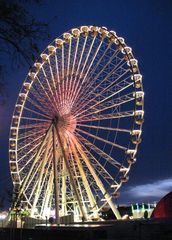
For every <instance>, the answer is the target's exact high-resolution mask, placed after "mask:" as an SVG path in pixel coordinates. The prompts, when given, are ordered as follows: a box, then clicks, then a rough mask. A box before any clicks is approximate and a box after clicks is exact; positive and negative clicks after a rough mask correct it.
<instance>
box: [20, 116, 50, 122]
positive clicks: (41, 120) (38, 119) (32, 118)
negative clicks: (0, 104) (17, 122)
mask: <svg viewBox="0 0 172 240" xmlns="http://www.w3.org/2000/svg"><path fill="white" fill-rule="evenodd" d="M20 119H23V120H27V121H30V122H31V121H40V122H47V123H51V121H50V120H47V119H43V118H34V117H20Z"/></svg>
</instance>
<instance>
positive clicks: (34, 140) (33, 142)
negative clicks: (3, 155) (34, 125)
mask: <svg viewBox="0 0 172 240" xmlns="http://www.w3.org/2000/svg"><path fill="white" fill-rule="evenodd" d="M44 134H45V133H43V134H41V135H37V137H32V138H31V137H30V138H29V139H28V138H27V141H26V142H25V144H23V145H21V146H18V149H17V151H18V152H20V151H21V150H23V149H25V148H27V147H29V146H30V147H31V146H32V145H37V142H38V141H39V142H40V140H41V139H42V138H43V136H44Z"/></svg>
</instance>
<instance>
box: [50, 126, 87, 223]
mask: <svg viewBox="0 0 172 240" xmlns="http://www.w3.org/2000/svg"><path fill="white" fill-rule="evenodd" d="M54 127H55V130H56V135H57V140H58V142H59V146H60V148H61V151H62V154H63V157H64V160H65V164H66V167H67V170H68V172H69V175H70V181H71V184H72V187H73V190H74V193H75V196H76V199H77V202H78V205H79V208H80V211H81V213H82V216H83V218H84V219H86V216H85V212H84V210H83V207H82V204H81V201H80V198H79V193H78V190H77V187H76V184H75V181H74V176H73V173H72V170H71V169H70V167H69V163H68V160H67V159H68V158H67V155H66V152H65V149H64V146H63V143H62V140H61V136H60V133H59V130H58V127H57V126H54Z"/></svg>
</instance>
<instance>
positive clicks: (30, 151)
mask: <svg viewBox="0 0 172 240" xmlns="http://www.w3.org/2000/svg"><path fill="white" fill-rule="evenodd" d="M39 145H40V143H38V144H37V145H34V146H33V148H31V149H30V150H29V151H27V152H26V153H25V154H22V157H20V154H19V153H18V160H17V162H18V163H20V162H21V161H22V160H23V159H25V158H26V156H28V155H29V154H30V153H32V152H33V151H34V150H35V151H36V149H37V148H38V147H39ZM32 154H33V153H32ZM29 162H30V159H29V161H27V163H29Z"/></svg>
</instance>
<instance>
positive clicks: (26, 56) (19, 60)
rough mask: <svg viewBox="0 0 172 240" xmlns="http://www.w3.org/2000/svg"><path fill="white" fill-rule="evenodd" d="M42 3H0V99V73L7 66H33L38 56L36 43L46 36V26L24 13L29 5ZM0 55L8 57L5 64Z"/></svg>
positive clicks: (0, 86) (0, 78)
mask: <svg viewBox="0 0 172 240" xmlns="http://www.w3.org/2000/svg"><path fill="white" fill-rule="evenodd" d="M41 3H42V1H41V0H32V1H31V0H30V1H29V0H25V1H17V0H11V1H10V0H0V54H1V59H0V95H1V97H2V94H3V88H4V85H5V84H4V81H3V72H4V71H5V69H6V68H5V67H6V64H8V65H9V64H11V66H14V67H15V66H17V67H18V66H19V65H21V64H26V63H27V64H28V65H29V66H32V64H33V62H34V61H35V59H36V58H37V56H38V53H39V48H38V42H39V41H40V40H44V39H45V38H47V37H48V36H49V34H48V25H47V23H45V22H40V21H36V20H35V18H34V16H32V14H31V13H30V12H29V11H28V10H27V9H28V8H29V7H28V4H29V6H30V4H41ZM3 56H4V58H5V56H8V59H9V61H8V62H7V63H5V61H4V60H2V59H3Z"/></svg>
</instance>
